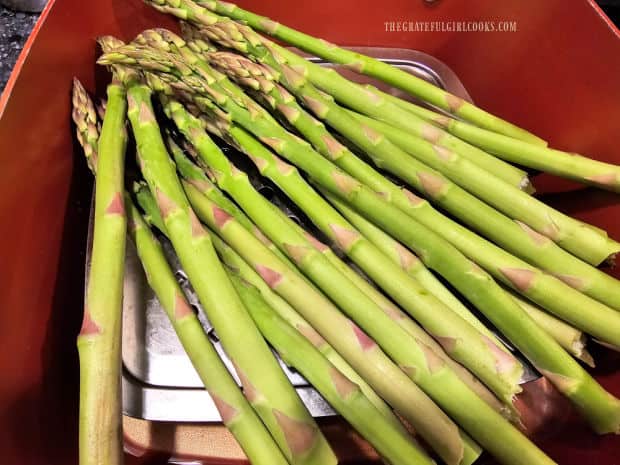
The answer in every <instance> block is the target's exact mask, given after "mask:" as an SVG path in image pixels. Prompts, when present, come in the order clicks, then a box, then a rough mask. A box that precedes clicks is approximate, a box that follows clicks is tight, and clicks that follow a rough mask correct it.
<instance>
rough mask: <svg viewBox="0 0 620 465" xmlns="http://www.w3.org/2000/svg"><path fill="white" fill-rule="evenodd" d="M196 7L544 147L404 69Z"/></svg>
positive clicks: (228, 10) (222, 6) (262, 22)
mask: <svg viewBox="0 0 620 465" xmlns="http://www.w3.org/2000/svg"><path fill="white" fill-rule="evenodd" d="M151 1H152V2H153V3H157V4H163V3H165V1H164V0H151ZM170 3H180V4H181V5H191V3H192V2H191V1H183V2H170ZM196 4H199V5H201V6H204V7H205V8H208V9H210V10H213V11H215V12H217V13H219V14H221V15H224V16H228V17H230V18H233V19H236V20H239V21H243V22H244V23H247V24H249V25H250V26H251V27H252V28H254V29H256V30H259V31H261V32H263V33H265V34H269V35H272V36H274V37H276V38H278V39H280V40H283V41H284V42H288V43H289V44H291V45H294V46H295V47H298V48H300V49H302V50H304V51H306V52H309V53H312V54H314V55H316V56H319V57H321V58H324V59H326V60H329V61H331V62H334V63H341V64H343V65H345V66H347V67H348V68H350V69H352V70H354V71H356V72H358V73H363V74H366V75H368V76H372V77H375V78H377V79H380V80H382V81H384V82H387V83H388V84H390V85H392V86H394V87H398V88H401V89H403V90H405V91H407V92H409V93H410V94H412V95H415V96H417V97H419V98H421V99H423V100H426V101H428V102H430V103H432V104H433V105H435V106H437V107H439V108H441V109H443V110H445V111H448V112H450V113H453V114H454V115H457V116H459V117H461V118H463V119H465V120H467V121H471V122H473V123H474V124H476V125H478V126H481V127H484V128H487V129H490V130H492V131H495V132H498V133H500V134H506V135H508V136H511V137H515V138H518V139H522V140H526V141H529V142H531V143H535V144H539V145H545V144H546V143H545V142H544V141H543V140H542V139H540V138H539V137H537V136H535V135H533V134H531V133H529V132H527V131H525V130H524V129H521V128H519V127H517V126H515V125H513V124H512V123H509V122H507V121H504V120H502V119H500V118H499V117H497V116H494V115H492V114H490V113H487V112H486V111H484V110H482V109H480V108H478V107H476V106H475V105H473V104H471V103H469V102H466V101H464V100H463V99H461V98H459V97H457V96H455V95H452V94H450V93H449V92H447V91H445V90H443V89H441V88H439V87H436V86H434V85H433V84H430V83H428V82H426V81H425V80H423V79H420V78H418V77H416V76H413V75H411V74H409V73H407V72H405V71H403V70H401V69H398V68H396V67H394V66H391V65H388V64H386V63H383V62H381V61H379V60H376V59H374V58H371V57H368V56H365V55H362V54H359V53H355V52H352V51H350V50H346V49H343V48H340V47H338V46H336V45H334V44H330V43H329V42H326V41H324V40H322V39H317V38H315V37H312V36H309V35H307V34H304V33H303V32H299V31H296V30H294V29H291V28H289V27H286V26H284V25H282V24H279V23H277V22H275V21H273V20H271V19H269V18H266V17H263V16H259V15H256V14H254V13H251V12H249V11H247V10H243V9H241V8H239V7H238V6H236V5H234V4H231V3H227V2H222V1H218V0H197V1H196Z"/></svg>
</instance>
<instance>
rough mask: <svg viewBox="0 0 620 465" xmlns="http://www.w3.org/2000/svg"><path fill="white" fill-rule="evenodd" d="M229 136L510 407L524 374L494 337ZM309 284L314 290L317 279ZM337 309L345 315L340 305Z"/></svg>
mask: <svg viewBox="0 0 620 465" xmlns="http://www.w3.org/2000/svg"><path fill="white" fill-rule="evenodd" d="M228 134H229V135H230V136H231V137H232V138H233V139H234V141H235V143H236V144H238V145H239V147H240V148H241V150H242V151H243V152H245V153H246V154H247V155H248V156H249V157H250V158H251V159H252V160H253V162H254V163H255V164H256V166H257V167H258V169H259V171H260V172H261V174H263V175H264V176H266V177H268V178H269V179H271V180H272V181H273V182H274V183H275V184H276V185H277V186H279V187H280V188H281V189H282V190H283V191H284V192H285V193H286V194H287V195H288V196H289V197H290V198H291V200H293V201H294V202H295V203H296V204H297V205H298V206H299V207H300V208H301V209H302V211H304V212H305V213H306V215H308V217H309V218H310V219H311V220H312V222H313V223H314V224H315V225H316V226H317V227H318V228H319V229H320V230H321V231H322V232H323V233H324V234H325V235H326V236H327V237H329V238H330V239H331V240H332V241H333V242H334V243H335V244H336V245H337V246H338V248H340V249H341V250H342V251H343V252H344V253H346V254H347V255H348V256H349V257H350V258H351V259H352V260H353V261H354V262H355V263H356V264H357V265H358V266H359V267H360V268H361V269H362V270H363V271H364V272H366V273H367V274H368V275H369V276H370V277H371V279H373V281H375V282H376V283H377V284H378V285H379V286H381V287H382V288H383V289H384V291H386V292H387V293H388V294H389V295H390V296H391V297H392V298H393V299H394V300H395V301H396V302H397V303H399V304H400V305H401V306H402V307H403V308H404V309H405V310H406V311H407V312H408V313H409V314H411V315H412V316H413V317H414V318H415V319H416V320H417V321H418V322H419V323H421V324H422V325H423V326H424V327H425V329H426V330H427V331H428V332H429V333H430V334H431V335H432V336H433V337H435V339H437V341H438V342H439V343H440V344H441V345H442V347H443V348H444V350H445V351H446V352H448V354H449V355H450V357H451V358H453V359H455V360H457V361H458V362H460V363H462V364H463V365H464V366H465V367H467V368H468V369H469V370H471V371H472V373H474V374H475V375H476V376H477V377H478V378H479V379H480V380H481V381H482V382H484V383H485V384H486V385H487V386H488V387H489V388H490V389H491V390H492V391H493V392H495V394H496V395H497V396H498V397H499V398H500V399H502V400H503V401H504V402H505V403H506V405H508V406H512V401H513V396H514V395H515V393H518V392H520V390H521V389H520V387H519V385H518V381H519V379H520V378H521V374H522V371H523V369H522V367H521V365H520V364H519V362H518V361H517V360H516V359H514V357H512V355H510V354H509V353H508V352H507V351H504V352H503V353H501V355H498V353H500V352H502V350H501V349H500V344H501V343H499V341H496V339H495V337H491V338H489V337H488V336H483V335H482V334H481V333H479V332H478V331H477V330H475V329H474V328H473V327H472V326H471V325H470V324H469V323H467V322H466V321H465V320H463V319H462V318H461V317H460V316H459V315H457V314H456V313H454V312H453V311H451V310H450V309H449V308H447V307H446V306H445V305H444V304H443V303H442V302H441V301H440V300H438V299H437V298H436V297H434V296H433V295H432V294H430V293H428V292H427V291H426V290H425V289H424V288H423V287H422V286H421V285H420V284H419V283H418V282H417V281H415V280H413V279H411V277H410V276H409V275H408V274H407V273H406V272H405V271H404V270H402V269H401V268H400V267H399V266H398V265H396V264H394V263H393V262H392V261H391V260H390V258H389V257H387V256H386V255H385V254H383V253H382V252H381V251H380V250H379V249H378V248H376V247H375V246H374V245H373V244H372V243H371V242H370V241H368V240H367V239H366V238H365V237H364V236H363V235H361V234H360V233H359V232H358V231H357V230H356V229H355V228H354V227H353V226H352V225H351V224H350V223H349V222H348V221H346V220H345V219H344V218H343V217H342V216H341V215H340V214H339V213H338V212H337V211H336V210H335V209H334V208H333V207H331V205H329V204H328V203H327V202H326V201H325V200H324V199H323V198H321V196H319V195H318V194H317V193H316V192H315V191H314V190H313V189H312V188H311V187H310V186H309V185H308V184H307V183H306V182H305V181H304V179H303V178H302V177H301V176H300V174H299V173H298V172H297V170H296V169H295V168H294V167H292V166H291V165H288V164H287V163H285V162H284V161H282V160H281V159H279V158H277V157H276V156H274V155H273V153H271V152H270V151H269V150H268V149H266V148H265V147H264V146H263V145H262V144H261V143H260V142H258V141H257V140H256V139H254V138H253V137H252V136H250V135H249V134H248V133H247V132H245V131H244V130H243V129H241V128H238V127H236V126H234V125H231V126H230V127H229V128H228ZM264 223H265V222H263V225H264ZM262 228H263V229H265V226H262ZM267 234H268V233H267ZM268 235H269V234H268ZM302 266H303V265H302ZM345 279H346V277H345ZM313 280H314V281H315V282H316V283H317V284H318V282H317V278H313ZM351 284H352V283H351ZM319 286H320V285H319ZM366 297H367V296H366ZM332 298H334V299H336V297H332ZM347 299H350V296H349V297H348V298H347ZM370 300H371V299H370ZM339 305H340V307H341V308H343V310H345V311H347V310H346V308H347V307H346V306H345V305H346V304H345V303H344V302H343V303H341V304H339ZM355 305H360V303H357V302H356V303H355ZM375 307H376V305H375ZM351 311H352V310H349V312H351ZM500 365H501V369H500V368H498V366H500Z"/></svg>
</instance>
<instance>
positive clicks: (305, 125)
mask: <svg viewBox="0 0 620 465" xmlns="http://www.w3.org/2000/svg"><path fill="white" fill-rule="evenodd" d="M209 57H211V59H212V60H213V61H214V62H216V63H217V64H218V65H219V67H220V68H221V69H223V70H226V72H228V73H230V74H233V75H237V76H240V77H242V78H243V79H244V83H245V84H248V83H249V84H254V87H255V88H259V89H262V90H263V92H268V95H269V96H270V97H271V98H272V100H274V101H275V102H276V104H275V105H277V106H278V109H279V111H280V112H283V114H284V115H285V116H286V117H287V119H288V121H289V122H291V123H292V124H293V125H295V126H296V127H297V128H298V129H299V130H302V132H303V133H304V135H306V137H308V138H309V139H310V137H311V136H310V135H308V134H309V133H315V136H314V137H313V138H312V139H310V140H311V142H312V143H313V144H315V146H322V147H325V146H326V143H325V140H329V139H325V137H326V136H325V135H323V134H316V133H321V132H324V131H321V129H322V128H320V127H319V128H317V127H316V125H312V124H310V121H309V120H308V118H307V117H305V114H304V112H303V111H300V110H301V109H300V108H298V106H297V105H296V103H295V101H294V99H293V98H292V97H291V98H287V97H288V96H287V95H286V94H284V93H283V92H282V90H281V89H280V88H278V87H277V86H276V85H274V84H272V83H270V82H269V80H273V79H276V76H275V75H274V73H271V72H269V70H268V69H266V68H264V67H260V66H258V65H256V64H254V66H251V63H248V60H243V59H242V58H240V57H238V56H236V55H234V54H230V53H214V54H210V55H209ZM270 64H271V65H272V66H273V67H274V68H275V69H277V70H279V71H280V72H281V74H280V76H279V77H280V81H281V82H282V83H284V84H285V85H286V87H287V88H288V89H289V90H291V91H293V92H295V93H296V95H297V96H298V97H299V98H300V99H302V100H303V101H305V102H306V104H307V105H308V106H309V107H310V108H311V109H312V111H313V112H314V113H315V114H316V115H317V116H318V117H320V118H321V119H324V120H326V121H327V122H328V123H329V124H330V125H332V126H333V127H334V128H336V129H337V130H339V131H340V132H341V133H342V134H344V135H345V136H347V137H348V138H349V139H350V140H352V141H353V142H355V143H356V144H357V145H358V146H360V147H362V148H363V149H364V150H365V151H366V152H367V153H368V154H369V155H370V157H371V158H372V159H373V160H374V162H375V164H377V165H378V166H380V167H382V168H384V169H387V170H388V171H390V172H391V173H393V174H396V175H398V176H400V177H401V178H402V179H404V180H405V181H406V182H408V183H409V184H411V185H412V186H414V187H415V188H416V189H418V190H419V191H421V192H423V193H425V194H426V196H428V197H430V198H431V199H432V200H433V201H434V202H437V203H438V204H440V205H441V206H442V207H444V208H446V209H447V210H448V211H449V212H451V213H452V214H454V215H456V216H457V217H459V218H461V219H463V220H464V221H465V222H466V223H468V224H469V225H471V226H473V227H475V228H476V229H478V230H479V231H481V232H483V234H485V235H486V236H487V237H489V238H490V239H492V240H493V241H495V242H498V243H500V244H501V245H502V246H503V247H505V248H507V249H508V250H511V251H513V252H515V253H517V254H519V255H521V256H524V258H529V259H530V260H532V259H533V260H537V261H538V262H544V264H546V265H547V266H549V267H551V268H552V271H555V272H557V273H562V275H563V276H564V274H565V273H566V271H567V270H570V271H571V274H569V275H568V276H567V277H566V279H567V280H569V278H570V277H572V276H573V274H572V273H574V276H575V277H578V278H579V279H582V280H584V281H585V283H584V285H583V286H582V287H585V288H588V289H590V291H591V292H592V293H593V294H594V296H595V297H596V298H598V299H602V300H603V302H604V303H608V304H610V305H620V297H619V296H620V292H618V289H617V286H618V283H617V281H616V280H615V279H613V278H611V277H610V276H609V275H607V274H605V273H603V272H601V271H599V270H597V269H595V268H593V267H591V266H588V265H587V264H585V263H583V262H581V261H579V260H577V259H576V258H575V257H573V256H572V255H570V254H569V253H566V252H564V251H562V250H560V248H557V247H553V244H549V245H547V246H546V247H541V245H540V244H538V243H537V242H536V241H533V240H532V237H531V234H529V232H530V226H532V227H533V228H534V229H535V230H536V231H537V232H539V233H542V234H546V235H547V236H552V237H551V238H552V239H553V240H554V241H557V242H558V243H559V245H561V246H562V247H565V248H567V249H568V250H572V251H573V252H574V251H575V250H576V249H578V250H582V249H583V256H584V257H586V258H587V259H588V260H590V261H600V260H604V259H606V258H608V257H609V256H610V255H613V254H614V253H615V252H616V251H617V250H619V249H618V247H620V244H617V243H616V242H615V241H613V240H611V239H609V238H607V237H606V236H601V235H600V234H599V233H598V232H596V231H594V230H592V228H590V227H589V226H587V225H584V224H583V223H581V222H578V221H577V220H574V219H572V218H570V217H568V216H566V215H564V214H561V213H559V212H557V211H556V210H553V209H551V208H550V207H547V206H546V205H545V204H543V203H542V202H540V201H538V200H536V199H534V198H533V197H531V196H529V195H527V194H526V193H524V192H522V191H520V190H519V189H516V188H512V187H511V186H509V185H507V184H506V183H504V182H503V181H501V180H499V179H497V178H494V177H492V176H489V175H488V173H487V172H485V171H484V170H482V169H480V168H478V167H477V166H476V165H474V164H472V163H470V162H469V161H467V160H465V159H461V158H460V157H459V156H458V154H456V153H454V152H448V151H445V150H442V149H440V148H438V147H437V146H434V145H433V144H431V143H429V142H426V141H424V140H422V139H419V138H416V137H414V136H411V135H410V134H407V133H405V132H404V131H400V130H398V129H396V128H394V127H391V126H390V125H388V124H385V123H381V122H378V121H374V120H372V119H371V118H365V117H362V116H359V118H362V120H361V122H360V123H363V124H358V122H355V121H352V120H351V118H350V116H351V114H346V112H345V111H344V110H343V109H342V108H340V107H339V106H338V105H336V104H335V103H334V102H333V101H331V100H329V99H326V98H324V97H323V96H322V95H321V94H320V93H319V92H317V91H316V89H314V88H313V87H312V86H311V85H309V84H308V83H307V82H306V80H305V79H304V78H303V77H302V76H300V75H298V74H296V73H295V72H294V71H291V70H290V69H289V70H288V71H287V68H286V67H283V66H279V65H278V63H277V62H276V61H275V60H271V61H270ZM275 105H274V106H275ZM304 118H305V121H304ZM300 126H301V127H300ZM368 126H370V127H371V128H373V129H377V130H378V131H379V133H373V132H372V130H369V129H368V128H367V127H368ZM303 129H305V130H303ZM369 131H370V133H371V135H372V137H370V136H369ZM381 134H384V135H386V136H388V138H390V139H392V140H393V141H394V142H395V143H396V145H397V146H399V147H400V148H401V149H402V150H401V151H399V150H395V148H396V147H394V146H391V145H390V144H389V143H388V144H386V143H385V142H386V141H385V140H384V138H383V137H382V135H381ZM335 147H336V149H339V148H338V146H337V145H336V146H335ZM328 148H330V149H331V150H332V153H333V152H334V150H335V149H334V146H333V144H332V147H328ZM404 150H408V151H409V152H410V153H412V154H413V155H414V156H415V157H417V158H419V159H420V161H421V162H418V161H417V160H415V159H413V158H410V157H407V154H406V152H405V151H404ZM322 153H325V151H323V152H322ZM339 155H340V156H346V155H349V154H346V153H344V154H342V153H341V154H339ZM332 157H333V155H332ZM424 163H427V164H428V165H430V166H431V167H432V168H435V169H438V170H439V171H441V172H443V173H445V174H447V175H448V176H449V177H450V178H451V179H452V180H453V181H455V183H456V184H452V183H450V181H448V180H447V179H445V178H443V177H442V176H440V175H439V174H438V173H436V172H434V171H433V169H431V168H430V167H429V166H427V165H425V164H424ZM458 184H460V185H463V186H464V187H466V188H468V189H469V190H471V191H472V192H473V193H474V194H476V195H478V196H479V197H480V198H482V199H484V200H486V201H488V202H491V203H493V204H494V205H495V206H496V207H498V208H500V209H503V211H504V212H505V213H506V214H507V215H508V216H509V217H506V216H504V215H502V214H501V213H499V212H497V211H496V210H494V209H493V208H492V207H491V206H489V205H486V204H485V203H483V202H482V201H480V200H478V199H477V198H476V197H474V196H473V195H471V194H469V193H468V192H466V191H465V190H463V189H461V188H459V187H458ZM515 199H516V200H515ZM512 218H514V219H517V220H521V221H522V222H523V225H522V226H520V224H521V223H515V222H514V221H513V220H512ZM583 244H589V245H591V248H589V249H588V248H583V247H582V245H583ZM541 249H542V251H541ZM547 249H548V250H547ZM541 257H543V258H541ZM579 279H578V280H577V282H578V281H579Z"/></svg>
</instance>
